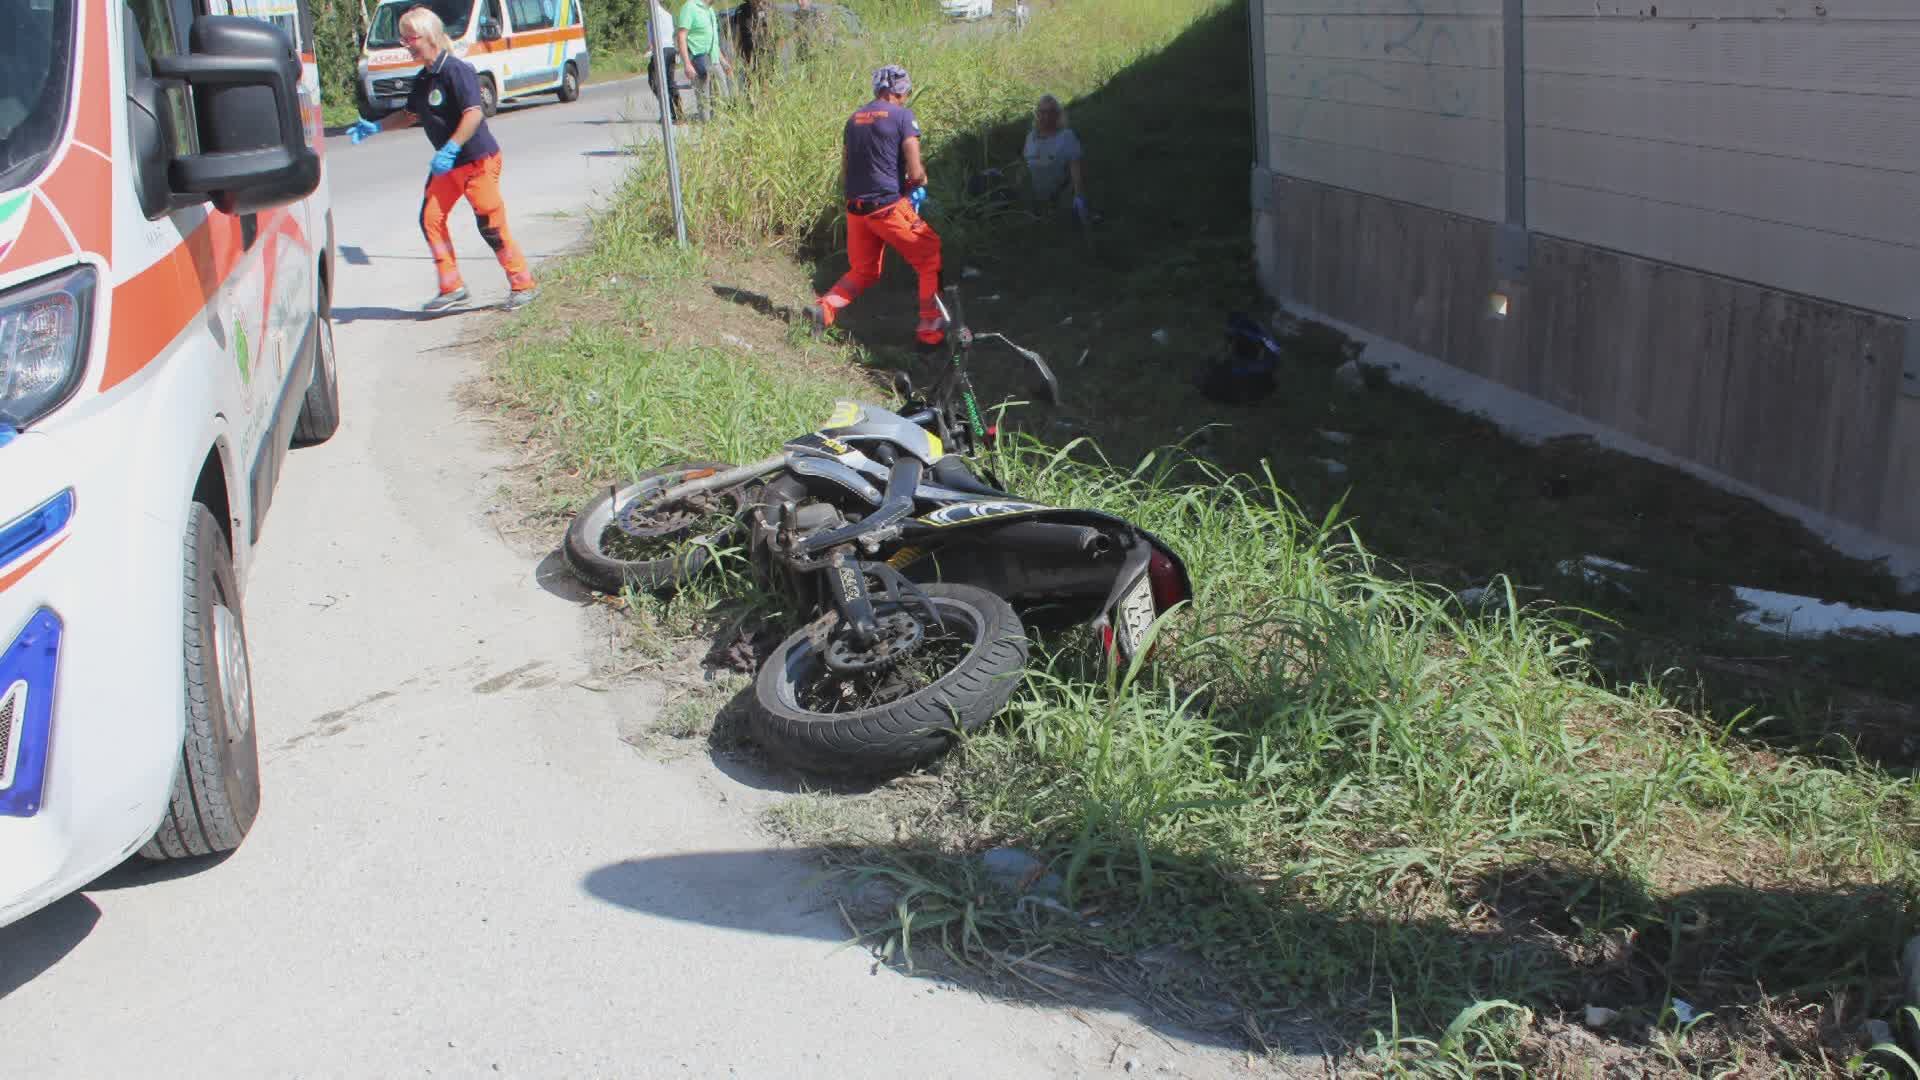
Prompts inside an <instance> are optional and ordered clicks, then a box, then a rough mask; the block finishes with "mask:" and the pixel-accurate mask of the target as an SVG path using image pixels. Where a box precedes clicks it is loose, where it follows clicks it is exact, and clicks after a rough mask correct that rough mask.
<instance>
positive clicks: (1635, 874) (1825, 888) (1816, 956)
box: [929, 441, 1920, 1032]
mask: <svg viewBox="0 0 1920 1080" xmlns="http://www.w3.org/2000/svg"><path fill="white" fill-rule="evenodd" d="M998 459H999V460H998V462H997V467H998V468H999V469H1000V470H1001V472H1002V474H1003V475H1004V476H1006V477H1007V478H1008V479H1009V482H1010V484H1011V485H1012V487H1013V489H1014V490H1017V491H1020V492H1021V493H1022V494H1023V495H1029V496H1033V497H1037V498H1040V499H1042V500H1046V501H1051V502H1057V503H1060V504H1065V505H1074V506H1093V507H1099V508H1101V509H1105V510H1109V511H1112V512H1114V513H1118V514H1122V515H1124V516H1126V517H1128V518H1130V519H1132V520H1134V521H1137V522H1139V523H1141V524H1142V525H1143V526H1146V527H1148V528H1151V529H1153V530H1154V531H1155V532H1156V533H1157V534H1158V535H1160V536H1162V537H1164V538H1166V539H1167V540H1168V541H1169V542H1170V543H1171V544H1173V545H1174V546H1175V547H1176V549H1178V550H1179V551H1181V552H1182V554H1183V556H1184V557H1185V558H1186V559H1187V560H1188V561H1189V565H1190V567H1191V570H1192V572H1193V576H1194V580H1195V585H1196V596H1195V597H1194V598H1193V600H1192V603H1191V607H1190V609H1188V610H1186V611H1184V612H1182V613H1180V614H1177V615H1175V616H1173V617H1170V618H1168V619H1165V620H1163V623H1162V625H1161V627H1160V631H1159V632H1160V637H1159V641H1160V653H1159V655H1158V657H1157V658H1156V660H1155V662H1154V663H1153V664H1152V665H1150V666H1145V667H1140V668H1138V669H1136V670H1134V671H1131V672H1128V673H1125V674H1124V675H1121V676H1116V675H1114V674H1113V673H1110V672H1106V671H1104V669H1103V668H1102V667H1101V666H1100V665H1099V664H1098V663H1096V661H1095V658H1094V657H1093V656H1092V654H1091V651H1090V650H1089V649H1088V648H1087V647H1086V646H1085V645H1083V644H1077V643H1075V642H1073V641H1071V640H1069V641H1067V642H1056V643H1054V649H1055V651H1054V652H1053V654H1052V656H1051V660H1050V661H1048V662H1047V663H1046V666H1045V667H1044V668H1043V669H1042V670H1040V671H1037V672H1036V673H1035V674H1033V676H1032V677H1031V678H1030V680H1029V682H1028V684H1027V687H1026V690H1025V692H1024V694H1023V695H1021V697H1020V698H1018V699H1017V700H1016V703H1015V713H1016V719H1015V721H1014V722H1012V723H1010V724H1007V725H1004V726H1000V727H997V728H995V729H993V730H990V731H988V732H986V733H983V734H981V735H978V736H976V737H974V738H972V739H971V740H969V742H968V744H967V746H966V748H965V755H964V767H962V768H959V769H957V770H955V775H956V778H957V779H956V782H957V784H958V785H959V788H960V790H961V792H962V794H963V797H964V800H965V803H966V805H967V806H968V807H969V811H970V813H971V814H972V815H973V816H974V819H975V821H976V824H977V826H978V827H979V828H980V829H981V830H982V831H983V832H985V833H986V834H988V835H991V836H995V837H998V838H1001V840H1002V842H1007V841H1012V842H1017V843H1021V844H1025V845H1027V846H1029V847H1030V848H1031V849H1032V850H1035V851H1037V852H1040V853H1042V854H1044V855H1046V856H1048V857H1049V858H1051V859H1052V860H1053V861H1054V864H1055V867H1056V869H1057V870H1058V871H1059V872H1060V873H1061V874H1062V875H1063V877H1064V878H1065V881H1066V893H1067V898H1068V900H1069V902H1070V903H1072V904H1073V905H1075V906H1076V907H1078V908H1080V909H1081V910H1083V911H1090V912H1096V913H1100V914H1102V915H1103V916H1104V917H1105V920H1106V921H1105V924H1104V926H1103V927H1102V928H1101V929H1098V930H1094V931H1091V936H1093V937H1094V938H1096V939H1098V940H1100V941H1102V942H1103V943H1104V944H1107V945H1108V946H1110V947H1113V948H1116V949H1119V950H1121V951H1132V950H1137V949H1139V948H1143V947H1146V946H1149V945H1156V944H1165V943H1169V942H1174V943H1180V944H1183V945H1185V946H1187V947H1189V948H1192V949H1195V950H1197V951H1199V952H1200V953H1201V954H1203V955H1204V956H1205V957H1206V958H1207V959H1208V960H1209V961H1211V962H1212V964H1213V965H1214V970H1215V972H1216V974H1218V973H1224V977H1225V978H1226V979H1227V980H1228V982H1229V983H1230V985H1231V986H1232V987H1233V989H1234V991H1235V992H1236V993H1237V994H1239V995H1241V1000H1242V1001H1243V1002H1245V1003H1247V1004H1248V1005H1249V1006H1250V1007H1255V1008H1261V1007H1266V1008H1272V1007H1276V1006H1279V1005H1281V1004H1284V1003H1288V1002H1297V1001H1300V1000H1303V995H1305V1000H1313V1001H1319V1002H1322V1003H1323V1005H1324V1006H1325V1007H1327V1008H1328V1010H1329V1011H1330V1012H1338V1011H1339V1010H1341V1009H1346V1008H1353V1009H1358V1010H1360V1011H1362V1012H1364V1013H1366V1014H1368V1015H1370V1016H1372V1017H1373V1018H1374V1019H1375V1020H1376V1021H1378V1022H1385V1021H1386V1020H1387V1019H1388V1013H1389V1012H1391V1011H1394V1010H1397V1012H1398V1014H1399V1016H1400V1019H1401V1021H1402V1022H1403V1023H1409V1024H1411V1025H1413V1026H1412V1028H1411V1030H1413V1031H1416V1032H1418V1031H1437V1030H1439V1029H1440V1028H1442V1027H1445V1026H1446V1025H1447V1024H1448V1023H1449V1022H1450V1021H1451V1020H1452V1019H1453V1018H1454V1017H1455V1016H1456V1015H1458V1014H1459V1013H1460V1011H1461V1010H1463V1009H1466V1008H1468V1007H1470V1006H1471V1005H1472V1004H1473V1003H1474V1002H1475V1001H1486V1000H1494V999H1508V998H1510V999H1512V1000H1514V1001H1518V1002H1527V1003H1531V1004H1532V1005H1533V1006H1534V1007H1544V1006H1551V1005H1559V1006H1563V1007H1567V1008H1575V1007H1577V1006H1579V1005H1581V1004H1584V1003H1587V1002H1589V1001H1600V1002H1603V1003H1608V1004H1612V1005H1615V1006H1623V1005H1633V1004H1636V1003H1640V1002H1642V1001H1645V1000H1646V997H1645V996H1646V995H1647V993H1648V992H1649V989H1650V987H1649V986H1648V985H1646V983H1645V979H1647V978H1648V977H1649V976H1650V973H1652V972H1656V971H1657V972H1659V974H1660V978H1662V979H1664V980H1665V983H1664V986H1662V985H1660V984H1658V983H1656V984H1655V985H1654V986H1653V987H1651V989H1653V990H1656V991H1661V992H1665V993H1672V994H1683V995H1687V996H1689V997H1690V999H1691V1000H1694V1001H1706V1002H1711V1003H1715V1004H1728V1005H1731V1004H1737V1003H1743V1002H1750V1001H1752V1000H1754V997H1755V995H1756V993H1757V992H1758V991H1761V990H1764V991H1767V992H1782V993H1786V992H1805V991H1807V990H1809V988H1812V987H1820V988H1824V989H1825V990H1828V991H1832V992H1836V993H1869V992H1879V991H1883V990H1886V989H1887V987H1888V986H1889V985H1890V984H1889V980H1891V979H1892V978H1893V976H1894V975H1895V971H1894V966H1893V958H1894V956H1895V954H1896V953H1897V950H1898V946H1899V943H1900V941H1901V940H1902V939H1903V936H1904V935H1905V934H1907V933H1908V932H1910V930H1911V929H1912V927H1913V915H1914V903H1915V900H1916V895H1917V894H1916V886H1917V885H1920V855H1916V852H1915V846H1914V845H1915V842H1916V840H1920V804H1916V801H1915V799H1914V792H1913V787H1912V783H1911V780H1910V779H1908V778H1904V777H1896V776H1893V775H1889V774H1887V773H1884V772H1882V771H1879V770H1878V769H1876V768H1874V767H1871V766H1869V765H1866V764H1861V763H1855V764H1853V765H1852V766H1850V767H1848V766H1842V765H1840V764H1837V763H1836V764H1833V765H1822V764H1815V763H1811V762H1808V761H1803V760H1797V759H1779V758H1775V757H1772V756H1770V755H1768V754H1765V753H1760V752H1756V751H1754V750H1752V749H1749V748H1748V747H1747V746H1746V744H1744V743H1743V742H1742V741H1740V740H1739V739H1737V738H1734V737H1731V733H1730V731H1729V730H1726V729H1718V730H1715V729H1707V728H1703V727H1701V726H1699V725H1698V724H1697V723H1696V722H1694V721H1692V720H1690V719H1689V718H1687V717H1685V716H1682V715H1681V714H1679V713H1677V712H1674V711H1672V710H1671V709H1669V708H1667V707H1666V706H1665V704H1664V702H1662V701H1660V700H1659V699H1657V698H1656V697H1655V696H1653V695H1652V694H1650V693H1646V694H1641V695H1640V696H1637V697H1622V696H1619V695H1615V694H1611V693H1608V692H1606V691H1603V690H1600V689H1596V688H1595V686H1594V685H1593V684H1592V683H1591V682H1590V681H1589V680H1588V679H1586V678H1585V677H1584V676H1585V675H1586V674H1587V672H1586V671H1585V669H1584V666H1585V664H1586V662H1587V661H1586V659H1585V647H1586V643H1585V642H1584V641H1583V640H1582V639H1581V638H1580V637H1579V636H1578V635H1577V633H1576V631H1575V630H1574V629H1573V627H1572V625H1571V624H1570V623H1569V622H1567V621H1565V620H1564V619H1561V618H1558V617H1556V613H1554V612H1551V611H1541V610H1527V609H1524V608H1522V607H1521V606H1519V605H1518V604H1517V603H1515V602H1513V600H1512V597H1511V594H1509V595H1508V597H1507V600H1508V602H1507V603H1505V604H1499V605H1495V606H1494V607H1492V608H1487V609H1482V608H1476V609H1473V610H1467V609H1465V608H1463V607H1462V606H1461V605H1460V603H1459V602H1458V601H1457V600H1456V599H1455V598H1453V597H1452V596H1451V595H1449V594H1446V593H1443V592H1441V591H1439V590H1429V589H1426V588H1423V587H1421V586H1420V585H1418V584H1417V583H1410V582H1408V581H1407V580H1406V579H1405V578H1404V577H1403V576H1399V575H1396V574H1393V573H1391V572H1390V568H1387V567H1383V566H1380V565H1378V564H1377V563H1376V562H1375V560H1374V559H1373V557H1372V556H1370V555H1369V553H1368V552H1367V551H1366V550H1365V549H1364V548H1363V547H1362V546H1361V545H1360V544H1359V542H1358V541H1357V539H1355V538H1354V537H1353V536H1352V535H1351V534H1349V533H1347V532H1345V531H1344V530H1342V529H1340V528H1338V527H1337V526H1336V524H1335V523H1334V522H1333V521H1332V520H1330V519H1329V520H1311V519H1308V518H1306V517H1304V516H1302V515H1301V514H1300V513H1299V512H1298V510H1297V509H1295V508H1294V507H1293V506H1292V505H1291V504H1290V502H1289V500H1288V498H1287V496H1286V494H1285V493H1284V492H1283V491H1281V490H1280V489H1279V488H1278V487H1277V486H1275V485H1273V484H1272V483H1271V482H1264V481H1257V480H1253V479H1250V478H1247V477H1244V476H1241V477H1228V476H1225V475H1219V474H1215V475H1213V476H1211V477H1209V479H1208V482H1205V483H1202V484H1196V485H1181V484H1176V483H1174V482H1172V481H1171V480H1170V476H1171V475H1172V470H1171V469H1170V468H1168V467H1167V464H1166V463H1167V461H1168V459H1167V458H1165V457H1164V456H1162V457H1159V458H1156V459H1150V460H1149V461H1148V462H1146V463H1143V465H1142V466H1141V467H1139V468H1136V469H1134V470H1131V471H1130V472H1125V473H1123V472H1121V471H1119V470H1115V469H1113V468H1111V467H1110V466H1107V465H1105V464H1103V463H1100V462H1097V461H1095V462H1089V461H1084V460H1075V459H1074V458H1073V457H1072V456H1069V454H1068V453H1066V452H1064V451H1061V450H1054V449H1050V448H1047V447H1044V446H1041V445H1039V444H1036V443H1032V442H1023V441H1014V442H1011V443H1009V444H1007V445H1005V446H1003V448H1002V449H1001V450H1000V451H999V452H998ZM929 872H937V871H929ZM1008 925H1009V926H1010V927H1011V926H1014V925H1016V924H1015V923H1014V922H1011V921H1010V922H1009V923H1008ZM1709 927H1710V928H1711V929H1710V930H1709V929H1707V928H1709ZM1080 933H1081V935H1082V936H1086V935H1087V934H1088V933H1089V931H1087V930H1086V929H1085V928H1084V926H1083V928H1082V930H1081V931H1080ZM1614 935H1626V936H1627V938H1628V939H1629V940H1634V941H1638V942H1640V944H1641V949H1642V950H1643V951H1642V953H1641V954H1640V959H1639V960H1637V961H1636V962H1634V963H1630V964H1627V965H1626V966H1624V967H1619V968H1617V969H1615V968H1609V967H1607V966H1606V964H1605V963H1603V962H1602V961H1601V960H1599V959H1597V958H1596V957H1598V955H1599V954H1598V953H1596V952H1595V951H1594V950H1595V947H1596V943H1599V942H1602V941H1605V940H1607V939H1608V938H1609V937H1610V936H1614ZM1636 980H1639V981H1638V982H1636ZM1583 995H1593V996H1592V997H1583ZM1869 996H1870V993H1869ZM1881 1000H1882V1003H1883V1004H1884V1002H1885V1000H1886V999H1884V998H1882V999H1881ZM1647 1004H1648V1007H1653V1006H1654V1005H1656V1004H1657V1002H1647Z"/></svg>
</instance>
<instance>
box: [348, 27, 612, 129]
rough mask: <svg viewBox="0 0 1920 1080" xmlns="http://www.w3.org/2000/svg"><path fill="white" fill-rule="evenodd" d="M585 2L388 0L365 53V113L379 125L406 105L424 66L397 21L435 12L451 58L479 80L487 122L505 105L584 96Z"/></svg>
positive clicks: (362, 73)
mask: <svg viewBox="0 0 1920 1080" xmlns="http://www.w3.org/2000/svg"><path fill="white" fill-rule="evenodd" d="M580 3H581V0H387V2H386V3H383V4H381V5H380V6H379V7H376V8H375V9H374V11H373V17H372V19H371V20H370V21H369V23H368V26H367V34H366V39H365V40H364V41H363V42H362V43H361V51H360V65H359V68H360V70H359V76H360V84H359V85H360V100H359V102H358V104H359V106H360V114H361V115H362V116H365V117H366V118H367V119H369V120H378V119H380V118H381V117H383V116H385V115H387V114H388V113H390V112H393V111H394V110H395V109H398V108H400V107H401V106H402V105H405V104H406V103H407V92H408V91H410V90H411V89H413V77H414V76H415V75H417V74H419V73H420V62H419V61H417V60H415V59H414V58H413V56H412V54H410V53H408V52H407V48H406V46H405V45H403V44H401V42H400V16H402V15H404V14H406V13H407V10H408V9H409V8H416V7H430V8H432V9H433V13H434V14H436V15H438V16H440V21H441V22H442V23H444V24H446V27H447V36H448V37H449V38H452V39H453V51H454V55H456V56H459V57H460V58H462V59H464V60H465V61H466V62H467V63H469V64H472V65H473V69H474V71H475V72H476V73H477V74H478V75H479V76H480V100H481V107H482V108H483V109H485V110H486V114H487V115H488V116H492V115H493V114H494V110H496V109H498V108H499V107H500V103H501V102H502V101H507V100H510V99H513V98H520V97H531V96H533V95H536V94H554V95H557V96H558V97H559V98H560V100H561V101H573V100H576V99H577V98H579V96H580V87H581V86H582V85H584V84H585V83H586V81H587V73H588V64H589V62H590V58H589V57H588V55H587V24H586V21H585V16H584V13H583V12H582V11H581V9H580Z"/></svg>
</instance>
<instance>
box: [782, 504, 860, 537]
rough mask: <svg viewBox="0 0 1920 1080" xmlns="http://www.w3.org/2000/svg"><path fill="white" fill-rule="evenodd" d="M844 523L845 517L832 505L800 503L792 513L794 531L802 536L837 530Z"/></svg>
mask: <svg viewBox="0 0 1920 1080" xmlns="http://www.w3.org/2000/svg"><path fill="white" fill-rule="evenodd" d="M846 522H847V519H846V517H845V516H843V515H842V514H841V513H840V511H839V509H838V508H836V507H835V506H834V505H833V504H832V503H824V502H810V503H802V504H800V506H798V507H797V508H795V509H794V511H793V528H794V531H795V532H798V533H799V534H801V535H802V536H806V535H809V534H811V533H816V532H819V531H821V530H823V529H837V528H839V527H840V526H842V525H844V524H846Z"/></svg>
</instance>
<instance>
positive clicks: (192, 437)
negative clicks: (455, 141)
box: [0, 0, 339, 925]
mask: <svg viewBox="0 0 1920 1080" xmlns="http://www.w3.org/2000/svg"><path fill="white" fill-rule="evenodd" d="M7 24H8V25H7V27H6V31H5V34H4V35H0V925H4V924H6V923H9V922H13V921H15V920H17V919H19V918H21V917H23V916H25V915H27V914H29V913H31V912H33V911H34V910H36V909H38V908H41V907H44V906H45V905H47V904H49V903H51V902H53V901H55V900H58V899H60V898H61V897H64V896H66V895H67V894H69V893H71V892H73V891H74V890H76V889H78V888H80V887H81V886H83V885H85V884H87V882H88V881H90V880H91V879H93V878H94V877H96V876H98V875H99V874H100V873H102V872H103V871H106V870H108V869H110V868H112V867H113V866H114V865H116V864H117V863H119V862H121V861H122V860H124V859H125V858H127V857H128V856H129V855H132V854H134V853H135V852H141V853H143V854H145V855H147V856H149V857H152V858H159V859H167V858H179V857H183V856H191V855H203V854H208V853H212V852H218V851H226V850H230V849H232V848H234V847H236V846H238V845H239V843H240V841H241V838H242V837H244V836H245V835H246V833H247V830H248V828H249V827H250V826H251V825H252V823H253V819H254V815H255V812H256V811H257V810H258V808H259V805H260V771H259V759H258V755H257V751H256V736H255V727H254V717H253V693H252V682H251V680H250V677H249V674H248V667H247V639H246V629H245V621H244V619H243V618H242V611H243V607H242V603H241V583H242V582H243V581H245V580H246V576H247V571H248V569H249V567H250V566H251V564H252V562H253V557H254V553H255V550H256V547H257V545H258V544H259V542H260V539H261V532H262V526H263V524H264V522H265V518H266V514H267V508H268V506H269V505H270V504H271V502H272V499H273V491H274V482H275V480H276V479H277V478H278V477H279V474H280V469H281V465H282V462H283V461H284V459H285V455H286V452H287V448H288V447H289V445H291V444H294V443H314V442H319V441H322V440H324V439H326V438H327V437H328V436H329V435H331V434H332V433H333V431H334V428H335V426H336V425H337V424H338V422H339V420H338V416H339V396H338V383H337V380H336V370H335V365H334V355H333V337H332V333H331V331H330V329H329V322H328V319H329V309H328V297H329V295H330V287H331V284H332V280H333V219H332V213H331V211H330V207H329V200H328V193H327V187H326V183H325V179H324V177H323V175H322V170H321V160H320V148H321V136H322V129H321V123H320V100H319V76H318V73H317V71H316V68H315V65H314V57H313V55H312V49H313V46H312V44H311V41H312V37H311V34H312V20H311V17H310V13H309V12H308V10H307V0H7Z"/></svg>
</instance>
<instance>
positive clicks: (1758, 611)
mask: <svg viewBox="0 0 1920 1080" xmlns="http://www.w3.org/2000/svg"><path fill="white" fill-rule="evenodd" d="M1733 595H1734V596H1735V597H1736V598H1737V599H1739V600H1740V602H1741V603H1744V604H1746V605H1747V610H1745V611H1743V612H1741V613H1740V621H1741V622H1743V623H1747V624H1749V625H1751V626H1757V627H1759V628H1760V629H1762V630H1765V631H1768V632H1769V633H1775V634H1782V635H1785V636H1787V637H1819V636H1821V635H1824V634H1833V633H1838V632H1840V631H1844V630H1852V631H1858V632H1862V633H1869V634H1892V635H1894V636H1896V637H1920V612H1913V611H1878V610H1875V609H1872V608H1857V607H1854V606H1853V605H1851V604H1842V603H1839V602H1837V601H1831V600H1816V599H1815V598H1813V597H1811V596H1795V595H1793V594H1792V593H1781V592H1771V591H1769V590H1766V589H1748V588H1735V589H1734V590H1733Z"/></svg>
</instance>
